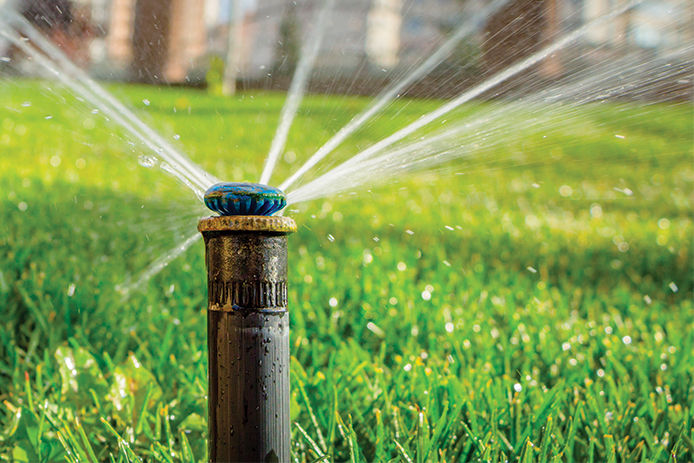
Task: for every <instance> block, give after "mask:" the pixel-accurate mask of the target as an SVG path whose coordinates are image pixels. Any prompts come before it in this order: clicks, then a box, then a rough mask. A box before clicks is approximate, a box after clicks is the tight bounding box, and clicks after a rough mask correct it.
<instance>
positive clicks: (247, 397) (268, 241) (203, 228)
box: [198, 183, 296, 461]
mask: <svg viewBox="0 0 694 463" xmlns="http://www.w3.org/2000/svg"><path fill="white" fill-rule="evenodd" d="M205 204H206V205H207V206H208V207H209V208H210V209H211V210H213V211H215V212H218V213H222V214H223V215H220V216H214V217H208V218H204V219H202V220H200V222H199V224H198V230H199V231H200V232H201V233H202V235H203V238H204V241H205V263H206V266H207V287H208V305H207V309H208V310H207V332H208V340H207V343H208V359H209V374H208V383H209V392H208V413H209V415H208V416H209V420H208V427H209V438H208V439H209V441H208V448H209V460H210V461H289V458H290V452H289V445H290V422H289V313H288V311H287V235H288V234H290V233H292V232H294V231H296V223H295V222H294V220H292V219H291V218H289V217H282V216H271V215H270V214H272V213H274V212H277V211H278V210H280V209H281V208H282V207H284V205H285V204H286V200H285V198H284V193H282V192H281V191H280V190H278V189H276V188H272V187H268V186H266V185H259V184H249V183H221V184H217V185H214V186H213V187H211V188H210V189H208V190H207V192H206V193H205Z"/></svg>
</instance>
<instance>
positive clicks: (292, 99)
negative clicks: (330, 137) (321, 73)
mask: <svg viewBox="0 0 694 463" xmlns="http://www.w3.org/2000/svg"><path fill="white" fill-rule="evenodd" d="M334 2H335V0H326V1H325V2H324V3H323V6H322V7H321V8H320V10H319V11H318V13H317V14H316V18H315V20H314V26H313V30H312V31H311V33H310V34H309V36H308V37H307V38H306V40H305V42H304V45H303V47H302V51H301V58H300V59H299V63H298V65H297V67H296V71H295V72H294V77H292V83H291V85H290V86H289V92H287V98H286V100H285V102H284V106H283V107H282V111H281V113H280V121H279V124H278V126H277V131H276V132H275V137H274V138H273V139H272V144H271V145H270V152H269V153H268V155H267V158H265V167H264V168H263V173H262V174H261V176H260V183H263V184H267V183H268V182H269V181H270V178H271V177H272V172H273V171H274V169H275V165H276V164H277V160H278V159H279V157H280V155H281V154H282V151H283V150H284V146H285V145H286V143H287V136H288V135H289V129H290V128H291V126H292V122H293V121H294V117H295V116H296V112H297V110H298V109H299V105H300V104H301V100H303V98H304V94H305V93H306V86H307V85H308V81H309V77H310V75H311V71H312V70H313V65H314V63H315V61H316V57H317V56H318V52H319V51H320V48H321V44H322V42H323V36H324V35H325V28H326V26H327V23H328V15H329V13H330V10H331V9H332V6H333V4H334Z"/></svg>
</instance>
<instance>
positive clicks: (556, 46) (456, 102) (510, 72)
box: [287, 0, 643, 204]
mask: <svg viewBox="0 0 694 463" xmlns="http://www.w3.org/2000/svg"><path fill="white" fill-rule="evenodd" d="M641 3H643V0H632V1H631V2H629V3H627V4H626V5H624V6H622V7H619V8H616V9H614V10H612V11H610V12H608V13H606V14H604V15H603V16H601V17H599V18H596V19H594V20H592V21H590V22H589V23H587V24H585V25H583V26H581V27H579V28H578V29H576V30H574V31H572V32H569V33H567V34H565V35H564V36H562V37H560V38H559V39H557V40H555V41H553V42H552V43H551V44H549V45H548V46H546V47H544V48H542V49H541V50H539V51H537V52H535V53H533V54H531V55H530V56H528V57H526V58H524V59H522V60H520V61H519V62H517V63H515V64H513V65H511V66H509V67H508V68H506V69H504V70H503V71H500V72H498V73H497V74H495V75H493V76H492V77H490V78H489V79H487V80H485V81H484V82H482V83H480V84H478V85H476V86H474V87H472V88H471V89H469V90H466V91H464V92H463V93H462V94H460V95H458V96H457V97H456V98H454V99H453V100H451V101H449V102H448V103H446V104H444V105H442V106H440V107H439V108H438V109H436V110H434V111H432V112H430V113H428V114H425V115H423V116H421V117H420V118H419V119H417V120H416V121H414V122H412V123H411V124H409V125H407V126H405V127H403V128H402V129H400V130H398V131H397V132H395V133H393V134H392V135H390V136H388V137H386V138H384V139H382V140H381V141H379V142H377V143H375V144H373V145H371V146H370V147H369V148H367V149H365V150H364V151H361V152H360V153H357V154H356V155H354V156H353V157H351V158H350V159H348V160H347V161H345V162H344V163H342V164H340V165H338V166H337V167H335V168H334V169H332V170H331V171H329V172H327V173H326V174H324V175H330V173H331V172H333V171H337V170H340V169H344V168H345V165H354V164H356V163H359V162H361V161H363V160H366V159H368V158H369V157H371V156H373V155H374V154H376V153H378V152H380V151H382V150H384V149H386V148H388V147H389V146H391V145H393V144H394V143H396V142H398V141H400V140H402V139H403V138H405V137H407V136H408V135H411V134H412V133H414V132H416V131H417V130H419V129H421V128H422V127H424V126H427V125H429V124H430V123H432V122H434V121H435V120H437V119H439V118H441V117H442V116H444V115H446V114H448V113H449V112H451V111H453V110H454V109H456V108H458V107H460V106H461V105H462V104H464V103H467V102H469V101H470V100H472V99H474V98H476V97H478V96H480V95H482V94H483V93H485V92H487V91H488V90H491V89H492V88H494V87H496V86H497V85H499V84H501V83H503V82H505V81H507V80H508V79H510V78H512V77H514V76H516V75H517V74H520V73H521V72H523V71H525V70H526V69H528V68H530V67H532V66H534V65H535V64H537V63H539V62H540V61H542V60H543V59H545V58H546V57H548V56H550V55H551V54H553V53H555V52H557V51H559V50H561V49H562V48H564V47H566V46H567V45H569V44H571V43H573V42H574V41H575V40H576V39H578V38H580V37H581V36H583V35H585V34H586V33H587V32H588V31H589V30H591V29H592V28H594V27H596V26H599V25H601V24H603V23H605V22H606V21H609V20H610V19H612V18H614V17H616V16H619V15H620V14H623V13H624V12H626V11H629V10H630V9H632V8H634V7H636V6H638V5H639V4H641ZM321 178H322V177H319V178H318V179H316V180H314V181H312V182H310V183H309V184H307V185H304V186H302V187H300V188H299V189H297V190H294V191H291V192H289V193H288V195H287V202H288V204H291V203H293V202H295V201H296V199H297V198H299V197H301V195H302V194H303V192H305V191H306V190H308V189H309V188H314V187H315V185H317V184H319V183H320V182H321Z"/></svg>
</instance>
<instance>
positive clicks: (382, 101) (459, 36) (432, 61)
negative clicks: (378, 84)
mask: <svg viewBox="0 0 694 463" xmlns="http://www.w3.org/2000/svg"><path fill="white" fill-rule="evenodd" d="M509 1H510V0H494V1H493V2H491V3H490V4H489V5H487V6H485V7H484V8H482V9H481V10H480V11H479V12H477V13H475V14H473V15H472V16H470V17H469V18H468V19H467V20H465V21H464V22H463V23H462V24H461V25H460V26H458V28H457V29H456V30H455V32H453V34H452V35H451V37H450V38H448V40H446V41H445V42H444V43H443V45H441V47H440V48H438V49H437V50H436V51H435V52H434V53H433V54H432V55H431V56H429V58H427V59H426V60H425V61H424V62H422V63H421V64H420V65H419V66H417V67H416V68H415V69H414V70H413V71H412V72H410V73H408V74H407V76H405V78H403V79H402V80H400V81H396V82H395V83H394V84H392V85H390V86H388V87H386V89H384V90H383V91H382V92H381V93H380V94H379V95H378V96H377V97H376V99H375V100H374V101H373V103H371V104H370V105H369V106H368V107H367V108H366V109H364V110H363V111H362V112H361V113H359V114H357V115H356V116H354V117H353V118H352V119H351V120H350V121H349V122H348V123H347V124H346V125H345V126H344V127H342V128H341V129H340V130H338V132H337V133H336V134H335V135H333V136H332V137H331V138H330V139H329V140H328V141H327V142H326V143H325V144H323V146H321V147H320V148H318V150H317V151H316V152H315V153H314V154H313V155H312V156H311V157H310V158H309V159H308V160H307V161H306V162H305V163H304V164H303V165H302V166H301V167H299V169H297V170H296V172H294V173H293V174H292V175H291V176H289V177H288V178H287V179H286V180H285V181H284V182H282V184H281V185H280V189H281V190H286V189H287V188H289V187H290V186H291V185H293V184H294V182H296V181H297V180H298V179H299V178H301V177H302V176H303V175H304V174H305V173H306V172H308V171H309V170H311V168H313V167H314V166H315V165H316V164H318V163H319V162H320V161H322V160H323V159H324V158H325V157H326V156H327V155H328V154H330V153H331V152H332V151H333V150H334V149H335V148H337V147H338V146H339V145H340V144H341V143H342V142H343V141H345V139H346V138H347V137H348V136H350V135H351V134H352V133H354V132H355V131H356V130H357V129H359V128H360V127H361V126H363V125H364V124H365V123H366V122H368V121H369V120H370V119H371V118H372V117H373V116H375V115H376V114H378V113H379V112H380V111H381V110H382V109H384V108H385V107H386V106H387V105H388V103H390V102H391V101H393V100H394V99H396V98H398V97H399V96H400V94H401V93H402V92H403V91H405V90H406V89H407V88H408V87H409V86H410V85H412V84H413V83H415V82H417V81H418V80H419V79H421V78H422V77H424V76H426V75H427V74H428V73H429V72H431V71H432V70H433V69H435V68H436V66H438V65H439V64H441V62H443V60H444V59H446V58H447V57H448V56H450V54H451V53H452V52H453V51H454V50H455V47H456V46H457V45H458V44H459V43H460V42H461V41H462V40H463V39H465V38H467V37H469V36H470V34H472V33H474V32H475V31H476V30H478V29H479V27H480V26H481V25H482V24H484V23H485V22H486V21H487V19H488V18H490V17H491V16H493V15H494V14H495V13H496V12H498V11H500V10H501V8H503V7H504V6H506V4H508V3H509Z"/></svg>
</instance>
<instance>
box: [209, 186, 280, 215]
mask: <svg viewBox="0 0 694 463" xmlns="http://www.w3.org/2000/svg"><path fill="white" fill-rule="evenodd" d="M286 205H287V198H286V197H285V195H284V193H283V192H282V190H280V189H278V188H274V187H271V186H267V185H261V184H260V183H237V182H224V183H217V184H216V185H212V186H211V187H210V188H209V189H208V190H207V191H206V192H205V206H207V207H208V209H211V210H212V211H214V212H217V213H219V214H220V215H272V214H274V213H275V212H277V211H279V210H280V209H282V208H283V207H284V206H286Z"/></svg>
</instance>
